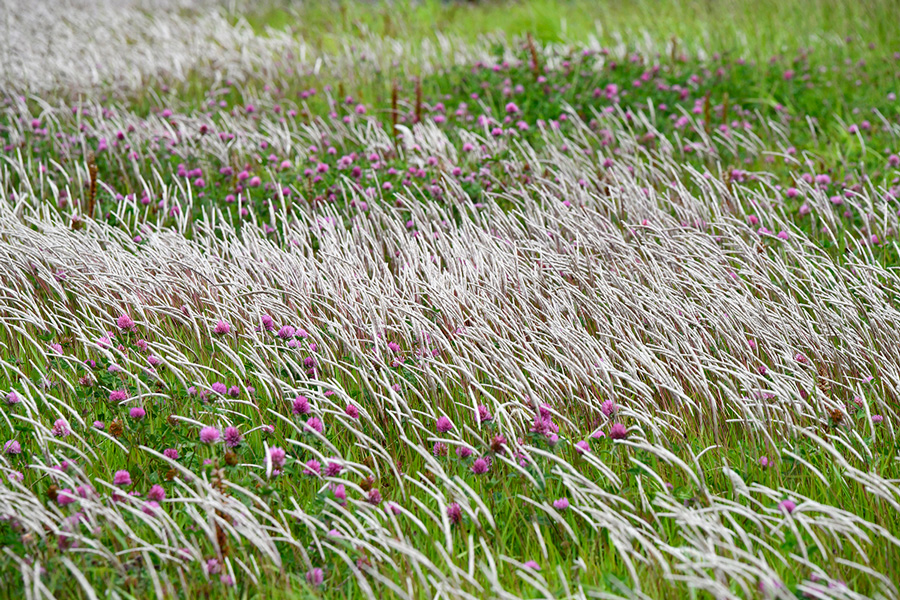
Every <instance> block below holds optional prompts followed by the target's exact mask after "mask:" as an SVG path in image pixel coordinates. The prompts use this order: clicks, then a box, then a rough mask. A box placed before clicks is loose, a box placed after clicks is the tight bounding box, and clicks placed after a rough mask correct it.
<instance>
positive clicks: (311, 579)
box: [306, 567, 325, 587]
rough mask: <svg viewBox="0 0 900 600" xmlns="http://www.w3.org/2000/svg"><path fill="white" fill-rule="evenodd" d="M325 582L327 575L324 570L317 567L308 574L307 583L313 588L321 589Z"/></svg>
mask: <svg viewBox="0 0 900 600" xmlns="http://www.w3.org/2000/svg"><path fill="white" fill-rule="evenodd" d="M323 581H325V573H324V572H323V571H322V569H320V568H318V567H316V568H315V569H310V570H309V571H307V572H306V583H308V584H309V585H311V586H313V587H319V586H320V585H322V582H323Z"/></svg>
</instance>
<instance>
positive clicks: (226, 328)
mask: <svg viewBox="0 0 900 600" xmlns="http://www.w3.org/2000/svg"><path fill="white" fill-rule="evenodd" d="M230 331H231V325H229V324H228V323H226V322H225V321H223V320H221V319H219V322H218V323H216V327H215V329H213V333H215V334H216V335H225V334H226V333H228V332H230Z"/></svg>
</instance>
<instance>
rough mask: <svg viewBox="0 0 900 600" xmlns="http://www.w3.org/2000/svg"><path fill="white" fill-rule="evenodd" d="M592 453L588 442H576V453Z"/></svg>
mask: <svg viewBox="0 0 900 600" xmlns="http://www.w3.org/2000/svg"><path fill="white" fill-rule="evenodd" d="M590 451H591V445H590V444H589V443H588V441H587V440H581V441H580V442H575V452H577V453H578V454H584V453H585V452H590Z"/></svg>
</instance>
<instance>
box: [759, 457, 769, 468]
mask: <svg viewBox="0 0 900 600" xmlns="http://www.w3.org/2000/svg"><path fill="white" fill-rule="evenodd" d="M770 464H771V463H770V462H769V457H768V456H760V457H759V466H761V467H762V468H763V469H766V468H768V467H769V465H770Z"/></svg>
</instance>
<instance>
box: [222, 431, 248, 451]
mask: <svg viewBox="0 0 900 600" xmlns="http://www.w3.org/2000/svg"><path fill="white" fill-rule="evenodd" d="M243 440H244V436H242V435H241V432H240V431H238V428H237V427H226V428H225V445H226V446H228V447H229V448H237V447H238V446H240V445H241V442H242V441H243Z"/></svg>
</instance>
